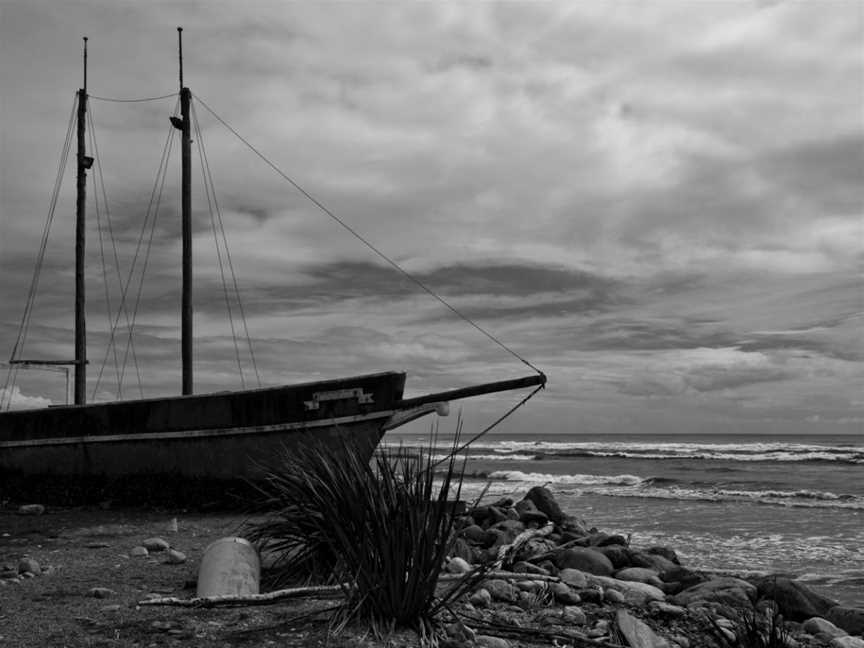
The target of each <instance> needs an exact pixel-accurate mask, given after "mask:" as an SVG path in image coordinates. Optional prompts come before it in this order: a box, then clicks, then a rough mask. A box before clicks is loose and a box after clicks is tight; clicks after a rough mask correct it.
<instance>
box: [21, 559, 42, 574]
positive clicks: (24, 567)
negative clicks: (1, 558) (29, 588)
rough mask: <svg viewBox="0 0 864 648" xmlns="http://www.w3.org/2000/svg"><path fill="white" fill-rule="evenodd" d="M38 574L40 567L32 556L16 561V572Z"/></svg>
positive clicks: (40, 570)
mask: <svg viewBox="0 0 864 648" xmlns="http://www.w3.org/2000/svg"><path fill="white" fill-rule="evenodd" d="M28 572H29V573H31V574H40V573H42V569H41V568H40V567H39V562H38V561H36V560H34V559H33V558H22V559H21V560H19V561H18V573H19V574H26V573H28Z"/></svg>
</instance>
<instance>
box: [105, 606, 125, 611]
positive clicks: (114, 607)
mask: <svg viewBox="0 0 864 648" xmlns="http://www.w3.org/2000/svg"><path fill="white" fill-rule="evenodd" d="M122 607H123V606H122V605H118V604H114V605H106V606H105V607H103V608H102V611H103V612H119V611H120V609H121V608H122Z"/></svg>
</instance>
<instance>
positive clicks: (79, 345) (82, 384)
mask: <svg viewBox="0 0 864 648" xmlns="http://www.w3.org/2000/svg"><path fill="white" fill-rule="evenodd" d="M84 69H85V70H86V69H87V50H86V44H85V50H84ZM85 78H86V72H85ZM86 119H87V89H86V87H85V88H81V89H80V90H79V91H78V178H77V198H76V201H75V404H76V405H83V404H84V403H85V402H86V400H87V322H86V312H85V308H86V307H85V303H86V298H85V287H84V251H85V240H84V237H85V234H86V221H85V213H84V212H85V205H86V198H87V166H88V160H87V150H86V146H85V135H84V128H85V121H86Z"/></svg>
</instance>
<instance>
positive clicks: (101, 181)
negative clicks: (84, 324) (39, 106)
mask: <svg viewBox="0 0 864 648" xmlns="http://www.w3.org/2000/svg"><path fill="white" fill-rule="evenodd" d="M93 113H94V111H93V107H92V106H91V107H90V110H88V111H87V115H88V116H89V119H90V132H91V133H92V135H91V139H92V142H93V157H95V158H96V171H97V173H98V174H99V184H100V185H101V187H102V199H103V204H104V205H105V221H106V222H107V223H108V238H109V239H110V241H111V249H112V251H113V256H114V270H115V272H116V273H117V285H118V286H119V287H121V288H122V286H123V275H122V273H121V272H120V255H119V254H118V252H117V241H116V239H115V238H114V227H113V225H112V223H111V210H110V209H109V207H108V193H107V191H106V189H105V177H104V176H103V175H102V157H101V156H100V155H99V147H98V144H97V141H96V123H95V122H94V120H93ZM100 236H101V230H100ZM100 245H101V240H100ZM106 281H107V278H106ZM121 307H122V310H123V318H124V319H125V320H126V326H129V311H128V310H127V309H126V305H125V303H124V302H121ZM109 310H110V306H109ZM108 326H109V327H110V326H111V318H110V313H109V319H108ZM113 342H114V353H115V355H116V353H117V342H116V339H115V340H113ZM115 362H116V360H115ZM132 362H133V364H134V365H135V373H136V376H137V378H138V394H139V395H140V396H141V398H144V386H143V381H142V380H141V367H140V366H139V364H138V353H137V351H136V349H135V346H134V343H133V345H132ZM121 391H122V385H121V384H120V375H119V373H118V374H117V392H118V395H119V394H120V392H121Z"/></svg>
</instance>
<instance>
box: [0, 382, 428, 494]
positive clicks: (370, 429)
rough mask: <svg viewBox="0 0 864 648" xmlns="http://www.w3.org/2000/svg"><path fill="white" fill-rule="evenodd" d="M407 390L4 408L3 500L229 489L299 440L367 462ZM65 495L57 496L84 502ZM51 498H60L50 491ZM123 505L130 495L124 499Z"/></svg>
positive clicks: (320, 389)
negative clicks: (138, 488) (81, 493)
mask: <svg viewBox="0 0 864 648" xmlns="http://www.w3.org/2000/svg"><path fill="white" fill-rule="evenodd" d="M404 385H405V374H404V373H396V372H389V373H382V374H372V375H367V376H358V377H354V378H345V379H339V380H331V381H321V382H314V383H306V384H301V385H291V386H282V387H274V388H268V389H258V390H248V391H241V392H226V393H217V394H202V395H193V396H179V397H173V398H157V399H148V400H138V401H121V402H116V403H99V404H93V405H84V406H71V407H52V408H48V409H43V410H25V411H16V412H4V413H2V414H0V495H2V494H3V493H4V492H6V493H9V494H19V496H20V494H23V493H22V491H30V493H28V494H29V495H30V496H31V497H32V495H33V494H32V491H33V490H34V489H35V490H37V491H44V490H45V487H46V486H49V485H50V489H51V490H52V491H56V490H63V489H64V488H65V489H67V490H68V489H72V490H86V491H88V492H89V491H96V493H94V494H93V496H95V497H96V498H97V499H98V498H99V497H102V496H104V495H98V494H97V493H98V492H99V491H105V490H106V489H107V490H111V489H115V494H116V489H120V491H124V492H125V491H127V490H128V491H132V490H136V489H135V488H133V484H139V485H141V486H142V487H144V488H146V489H151V490H152V489H157V490H158V489H161V490H164V489H166V488H168V489H169V490H172V491H175V493H174V494H175V496H176V490H177V489H178V488H183V484H186V485H187V486H188V485H189V484H194V483H197V484H199V485H202V484H207V485H208V486H207V488H205V489H204V490H206V491H211V490H216V491H218V490H220V489H221V488H223V487H224V485H225V484H228V483H232V484H235V485H236V484H238V483H241V482H246V481H254V480H256V479H257V478H260V476H261V475H262V472H263V470H264V467H265V466H267V465H269V464H272V463H273V462H274V461H275V460H277V459H278V457H279V455H280V454H281V453H283V452H291V450H292V448H296V447H298V446H299V445H301V444H304V445H306V444H313V443H316V444H323V446H324V447H325V448H326V449H327V450H328V451H332V452H334V453H338V452H345V451H346V449H348V448H350V449H351V451H353V452H359V453H361V454H363V455H364V456H366V457H369V458H371V456H372V453H373V452H374V450H375V447H376V446H377V444H378V442H379V441H380V439H381V437H382V435H383V434H384V431H385V429H387V428H388V427H392V426H393V425H394V421H396V420H399V416H402V417H403V418H404V412H402V411H400V409H399V405H400V402H401V400H402V393H403V389H404ZM426 411H428V410H426ZM64 484H65V486H64ZM169 484H170V485H172V486H171V487H170V488H169ZM220 484H221V486H220ZM193 490H194V488H193ZM69 495H70V496H69V497H60V498H59V499H66V500H69V501H75V500H78V499H81V498H78V497H73V496H71V495H72V494H71V493H70V494H69ZM50 499H55V500H56V499H58V498H57V497H56V493H55V496H51V497H50ZM83 499H91V497H90V496H88V497H84V498H83ZM123 499H129V498H128V497H126V496H125V494H124V495H123ZM132 499H133V500H134V499H140V498H136V497H133V498H132ZM145 499H148V498H145ZM149 499H153V498H149ZM157 499H162V498H157ZM184 499H186V498H184ZM193 499H194V498H193Z"/></svg>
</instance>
